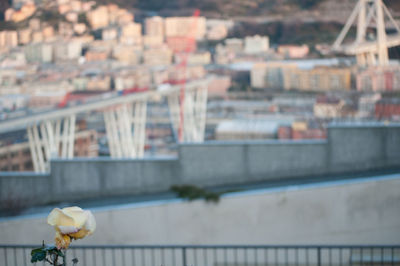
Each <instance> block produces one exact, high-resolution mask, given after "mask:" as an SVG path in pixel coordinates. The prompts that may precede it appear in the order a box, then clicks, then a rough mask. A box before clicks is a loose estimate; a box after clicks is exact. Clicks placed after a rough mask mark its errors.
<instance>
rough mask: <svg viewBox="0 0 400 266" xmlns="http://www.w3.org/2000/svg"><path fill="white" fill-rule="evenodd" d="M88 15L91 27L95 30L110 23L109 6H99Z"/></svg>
mask: <svg viewBox="0 0 400 266" xmlns="http://www.w3.org/2000/svg"><path fill="white" fill-rule="evenodd" d="M86 17H87V20H88V22H89V24H90V26H91V28H92V29H94V30H96V29H100V28H104V27H107V26H108V24H109V16H108V8H107V6H99V7H97V8H96V9H94V10H91V11H89V12H88V13H87V15H86Z"/></svg>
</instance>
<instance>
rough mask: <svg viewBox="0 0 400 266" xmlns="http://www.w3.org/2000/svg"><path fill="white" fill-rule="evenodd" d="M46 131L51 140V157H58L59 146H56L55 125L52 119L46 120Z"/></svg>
mask: <svg viewBox="0 0 400 266" xmlns="http://www.w3.org/2000/svg"><path fill="white" fill-rule="evenodd" d="M44 124H45V129H44V130H45V131H46V134H47V137H48V140H49V152H50V153H49V155H50V158H55V157H57V156H58V155H57V148H56V141H55V137H54V129H55V128H54V126H53V124H52V123H51V122H50V121H46V122H45V123H44Z"/></svg>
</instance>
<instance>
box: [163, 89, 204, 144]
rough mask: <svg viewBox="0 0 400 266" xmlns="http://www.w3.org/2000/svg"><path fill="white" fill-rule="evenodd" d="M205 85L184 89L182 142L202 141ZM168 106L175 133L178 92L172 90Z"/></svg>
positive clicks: (179, 106) (176, 127)
mask: <svg viewBox="0 0 400 266" xmlns="http://www.w3.org/2000/svg"><path fill="white" fill-rule="evenodd" d="M207 88H208V87H207V86H204V85H201V86H200V87H197V88H191V89H186V91H185V98H184V103H183V109H184V112H183V114H184V116H183V129H182V132H183V139H182V141H183V142H202V141H204V131H205V122H206V111H207V95H208V91H207ZM167 97H168V107H169V110H170V119H171V122H172V127H173V130H174V132H175V134H176V135H177V132H178V130H179V126H180V124H181V123H180V108H182V104H181V102H180V101H179V94H178V93H176V92H172V93H171V94H169V95H168V96H167Z"/></svg>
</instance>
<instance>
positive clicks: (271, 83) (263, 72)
mask: <svg viewBox="0 0 400 266" xmlns="http://www.w3.org/2000/svg"><path fill="white" fill-rule="evenodd" d="M295 70H297V65H296V64H292V63H283V62H268V63H257V64H254V66H253V67H252V69H251V72H250V84H251V86H252V87H254V88H257V89H281V90H282V89H285V90H288V89H290V88H291V80H290V76H289V75H290V73H292V72H293V71H295Z"/></svg>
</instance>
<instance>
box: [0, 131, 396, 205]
mask: <svg viewBox="0 0 400 266" xmlns="http://www.w3.org/2000/svg"><path fill="white" fill-rule="evenodd" d="M388 168H400V125H389V126H385V125H382V124H374V125H371V124H368V125H335V126H330V127H329V128H328V138H327V140H322V141H321V140H311V141H279V140H269V141H232V142H218V141H215V142H214V141H213V142H205V143H200V144H182V145H180V146H179V150H178V156H177V157H175V158H156V159H139V160H130V159H129V160H128V159H118V160H116V159H111V158H94V159H84V158H76V159H73V160H54V161H52V162H51V173H49V174H48V175H35V174H33V173H31V174H20V173H13V174H8V173H2V174H0V184H1V186H0V187H1V190H0V193H1V194H0V201H1V202H2V203H3V204H2V206H3V205H4V203H5V202H7V201H9V199H10V198H15V199H18V200H19V201H22V202H26V203H29V205H37V204H45V203H51V202H59V201H70V200H81V199H87V198H97V197H110V196H119V195H139V194H147V193H154V192H162V191H167V190H169V188H170V186H171V185H179V184H193V185H198V186H219V185H233V184H242V183H250V182H260V181H270V180H280V179H289V178H291V179H293V178H304V177H307V178H308V177H310V176H317V175H318V176H321V177H323V176H324V175H331V176H332V175H337V174H340V173H354V172H362V171H370V170H382V169H388ZM3 208H4V207H3Z"/></svg>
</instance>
